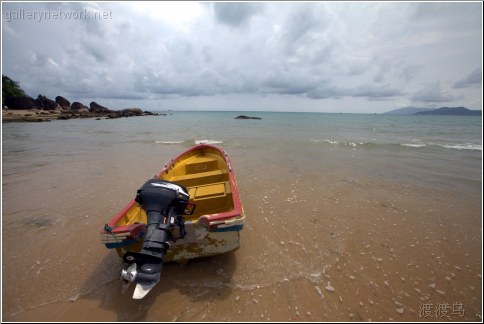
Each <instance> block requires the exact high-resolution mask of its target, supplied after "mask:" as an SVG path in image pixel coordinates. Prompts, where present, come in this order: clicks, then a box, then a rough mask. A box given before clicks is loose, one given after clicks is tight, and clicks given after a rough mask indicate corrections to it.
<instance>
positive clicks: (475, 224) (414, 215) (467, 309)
mask: <svg viewBox="0 0 484 324" xmlns="http://www.w3.org/2000/svg"><path fill="white" fill-rule="evenodd" d="M241 114H242V113H238V112H205V113H203V112H169V113H168V115H167V116H165V117H160V116H153V117H133V118H129V119H120V120H88V119H86V120H68V121H52V122H50V123H9V124H3V125H2V126H3V129H2V131H3V145H2V153H3V159H2V162H3V168H2V172H3V177H2V192H3V195H2V253H3V263H2V279H3V280H2V293H3V296H2V316H3V320H4V321H69V322H70V321H80V322H83V321H249V322H250V321H298V322H303V321H304V322H306V321H476V322H477V321H479V322H480V321H481V320H482V136H481V134H482V123H481V119H480V118H477V119H476V117H442V116H429V117H426V118H422V117H420V118H415V119H412V117H409V116H382V115H378V116H377V115H375V116H373V115H356V114H355V115H351V114H287V113H254V112H244V114H246V115H249V116H256V117H261V118H262V119H261V120H234V117H236V116H238V115H241ZM201 142H205V143H211V144H214V145H217V146H220V147H222V148H223V149H224V150H225V151H226V153H227V154H228V155H229V157H230V159H231V161H232V166H233V169H234V172H235V175H236V178H237V183H238V187H239V191H240V198H241V200H242V204H243V207H244V211H245V214H246V217H247V218H246V224H245V227H244V229H243V230H242V232H241V245H240V248H239V249H238V250H237V251H235V252H232V253H228V254H225V255H219V256H215V257H210V258H204V259H197V260H191V261H190V262H188V263H187V264H176V263H170V264H166V265H165V266H164V269H163V272H162V275H161V282H160V284H159V285H158V286H156V287H155V288H154V289H153V290H152V291H151V292H150V293H149V294H148V296H147V297H145V298H144V299H143V300H133V299H131V295H132V288H131V290H129V291H127V292H126V293H125V294H122V293H121V286H122V282H121V280H119V274H120V271H121V268H122V265H121V263H120V260H119V258H118V257H117V255H116V253H115V252H114V251H112V250H108V249H106V248H105V247H104V246H103V245H102V244H101V242H100V231H101V229H102V228H103V226H104V224H105V223H106V222H107V221H108V220H109V219H110V218H111V217H112V216H113V215H114V214H116V213H117V212H119V211H120V210H121V209H122V208H123V207H124V206H125V205H126V204H127V203H128V201H129V200H131V199H133V198H134V195H135V194H136V190H137V189H138V188H139V187H140V186H141V185H142V184H143V183H144V182H145V180H147V179H148V178H150V177H151V176H153V174H154V173H156V172H157V171H159V170H161V169H162V168H163V166H164V165H165V163H166V162H168V161H169V160H170V159H172V158H174V157H175V156H177V155H178V154H180V153H182V152H183V151H185V150H186V149H188V148H189V147H191V146H192V145H195V144H196V143H201Z"/></svg>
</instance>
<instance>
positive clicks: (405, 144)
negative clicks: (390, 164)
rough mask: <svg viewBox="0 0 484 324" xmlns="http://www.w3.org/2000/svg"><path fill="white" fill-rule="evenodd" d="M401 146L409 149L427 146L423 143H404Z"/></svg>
mask: <svg viewBox="0 0 484 324" xmlns="http://www.w3.org/2000/svg"><path fill="white" fill-rule="evenodd" d="M400 145H402V146H408V147H424V146H427V144H423V143H402V144H400Z"/></svg>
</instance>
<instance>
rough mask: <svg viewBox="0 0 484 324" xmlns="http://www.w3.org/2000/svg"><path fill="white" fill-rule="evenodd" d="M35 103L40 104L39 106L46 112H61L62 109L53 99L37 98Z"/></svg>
mask: <svg viewBox="0 0 484 324" xmlns="http://www.w3.org/2000/svg"><path fill="white" fill-rule="evenodd" d="M35 101H37V102H38V103H39V105H40V106H41V107H42V109H44V110H61V109H62V107H61V106H59V105H58V104H57V102H55V101H54V100H52V99H49V98H47V97H41V96H39V98H37V99H36V100H35Z"/></svg>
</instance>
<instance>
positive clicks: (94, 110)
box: [4, 96, 158, 119]
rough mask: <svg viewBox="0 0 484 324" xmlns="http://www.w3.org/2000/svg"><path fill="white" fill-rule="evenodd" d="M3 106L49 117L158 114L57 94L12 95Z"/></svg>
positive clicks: (113, 116)
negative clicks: (111, 107)
mask: <svg viewBox="0 0 484 324" xmlns="http://www.w3.org/2000/svg"><path fill="white" fill-rule="evenodd" d="M4 106H5V107H4V108H5V109H7V110H32V111H33V112H35V114H36V115H46V113H48V114H49V115H51V116H52V118H50V119H71V118H99V119H100V118H101V117H105V118H121V117H133V116H146V115H158V114H157V113H152V112H149V111H143V110H142V109H141V108H126V109H122V110H112V109H109V108H106V107H104V106H101V105H100V104H98V103H97V102H95V101H93V102H91V103H90V104H89V107H87V106H85V105H83V104H82V103H80V102H73V103H72V104H71V102H70V101H69V100H67V99H66V98H64V97H61V96H57V97H56V98H55V100H52V99H49V98H47V97H44V96H39V97H38V98H37V99H33V98H31V97H28V96H13V97H7V98H5V103H4Z"/></svg>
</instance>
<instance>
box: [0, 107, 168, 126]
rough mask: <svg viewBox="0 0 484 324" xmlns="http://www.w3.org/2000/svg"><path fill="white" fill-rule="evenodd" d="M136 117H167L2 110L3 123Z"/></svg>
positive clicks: (135, 112) (146, 113)
mask: <svg viewBox="0 0 484 324" xmlns="http://www.w3.org/2000/svg"><path fill="white" fill-rule="evenodd" d="M135 116H166V114H160V113H158V112H149V111H142V110H141V109H139V110H134V109H133V108H127V109H123V110H119V111H112V112H76V111H72V110H42V109H9V110H2V123H23V122H50V121H52V120H67V119H76V118H96V119H98V120H101V119H115V118H121V117H135Z"/></svg>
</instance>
